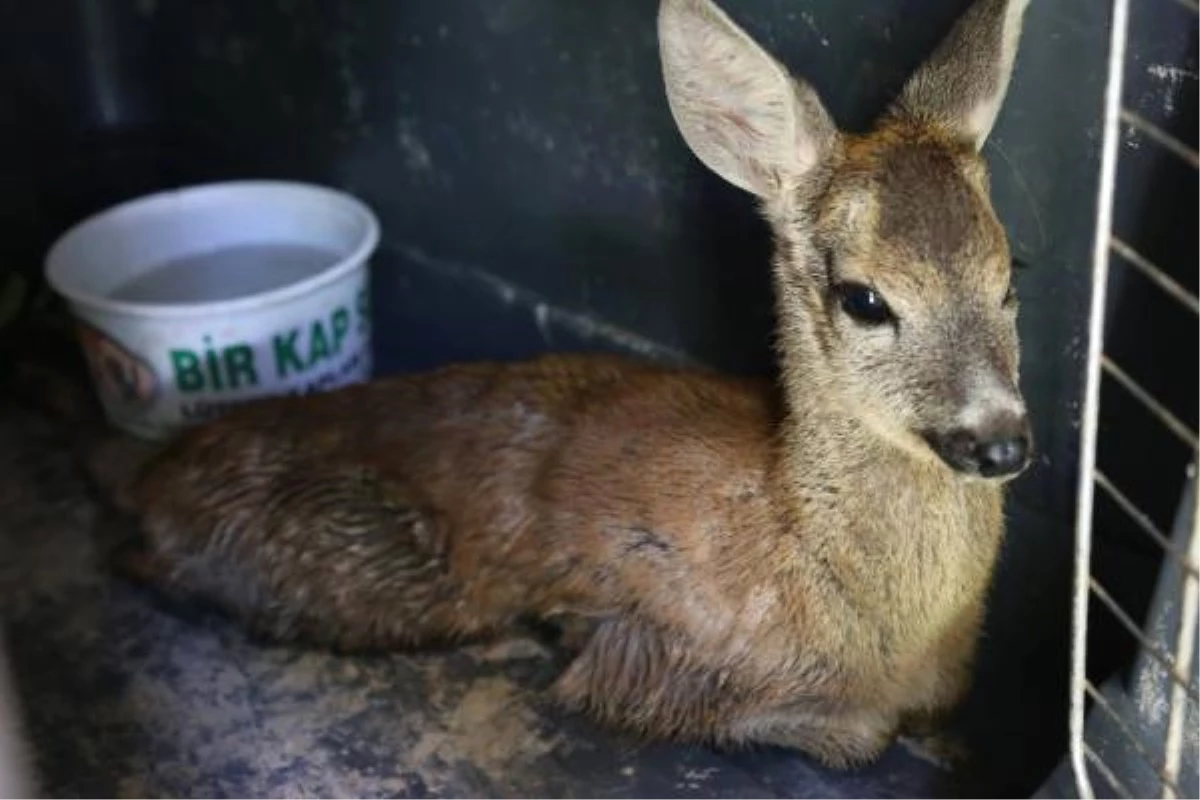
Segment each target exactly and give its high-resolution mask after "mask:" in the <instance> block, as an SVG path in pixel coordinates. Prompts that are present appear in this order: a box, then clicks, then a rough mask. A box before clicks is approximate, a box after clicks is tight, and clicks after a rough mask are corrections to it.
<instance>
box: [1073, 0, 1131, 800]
mask: <svg viewBox="0 0 1200 800" xmlns="http://www.w3.org/2000/svg"><path fill="white" fill-rule="evenodd" d="M1128 26H1129V0H1113V3H1112V30H1111V33H1110V36H1109V51H1108V80H1107V85H1106V87H1105V90H1104V128H1103V131H1104V138H1103V142H1102V145H1101V154H1100V181H1099V186H1098V191H1097V193H1096V225H1095V231H1094V234H1093V242H1092V286H1091V301H1090V302H1091V308H1090V309H1089V315H1088V346H1087V363H1086V366H1085V376H1084V397H1083V413H1082V420H1081V425H1080V432H1081V442H1080V453H1079V485H1078V493H1077V497H1076V503H1075V513H1076V518H1075V587H1074V588H1075V591H1074V597H1073V598H1072V599H1073V603H1072V628H1073V631H1072V632H1073V641H1072V646H1071V708H1070V711H1071V717H1070V739H1071V766H1072V769H1073V770H1074V772H1075V783H1076V785H1077V786H1078V788H1079V796H1080V797H1081V798H1084V800H1092V798H1094V797H1095V793H1094V791H1093V790H1092V781H1091V777H1090V776H1089V775H1088V758H1087V749H1086V745H1085V743H1084V726H1085V722H1086V714H1085V712H1086V710H1087V709H1086V707H1087V700H1086V698H1087V694H1086V683H1087V629H1088V625H1087V623H1088V600H1089V599H1090V592H1089V588H1088V587H1089V585H1090V583H1089V578H1090V576H1091V561H1092V514H1093V508H1092V504H1093V502H1094V493H1095V486H1096V484H1095V481H1094V480H1093V471H1094V469H1095V467H1096V436H1097V432H1098V431H1097V428H1098V423H1099V416H1100V415H1099V406H1100V357H1101V353H1102V352H1103V341H1102V340H1103V338H1104V305H1105V299H1106V294H1107V293H1106V287H1107V285H1108V260H1109V252H1110V249H1109V241H1110V237H1111V235H1112V234H1111V231H1112V216H1113V194H1114V192H1115V189H1116V179H1117V145H1118V143H1119V141H1120V138H1121V96H1122V77H1123V72H1124V64H1125V45H1126V36H1127V29H1128Z"/></svg>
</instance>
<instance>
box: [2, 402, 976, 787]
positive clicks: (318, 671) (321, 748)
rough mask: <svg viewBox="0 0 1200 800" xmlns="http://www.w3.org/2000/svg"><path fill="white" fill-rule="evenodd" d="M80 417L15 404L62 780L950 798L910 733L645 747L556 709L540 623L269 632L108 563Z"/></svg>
mask: <svg viewBox="0 0 1200 800" xmlns="http://www.w3.org/2000/svg"><path fill="white" fill-rule="evenodd" d="M95 516H96V510H95V506H94V505H93V503H92V502H91V500H90V499H89V497H88V493H87V491H86V487H85V485H84V484H83V482H82V481H81V479H80V477H79V475H78V473H77V472H76V470H75V468H74V466H73V464H72V461H71V458H70V456H69V455H68V452H67V447H66V441H65V438H64V435H63V432H62V431H61V430H59V429H58V428H56V427H55V426H54V425H53V424H51V423H50V422H48V421H46V420H43V419H41V418H40V417H37V416H34V415H32V414H31V413H29V412H26V411H23V410H20V409H16V408H12V407H7V406H3V407H0V611H2V613H3V617H4V623H5V627H6V633H7V638H8V646H9V654H10V658H11V661H12V668H13V671H14V673H15V676H16V680H17V684H18V687H19V690H20V692H21V695H22V698H23V702H24V706H25V712H26V714H25V716H26V718H27V719H26V727H27V728H28V731H29V734H30V736H31V738H32V740H33V746H34V748H35V751H36V756H37V761H38V769H39V772H40V774H41V779H42V783H43V786H44V788H45V792H46V793H47V795H49V796H60V797H61V796H77V797H78V796H85V797H86V796H94V797H102V796H124V797H171V796H211V797H221V796H235V797H256V796H261V797H314V796H325V797H329V796H335V797H408V796H459V797H461V796H508V797H515V796H549V797H569V796H593V797H773V796H780V797H784V796H786V797H905V796H909V797H933V796H938V795H939V794H943V795H945V796H957V795H946V792H948V791H950V790H949V789H946V788H942V787H943V781H942V780H941V778H942V777H943V776H941V775H940V774H939V772H938V771H937V770H936V769H934V768H933V767H931V766H930V765H929V764H927V763H926V762H923V761H920V760H917V759H916V758H914V757H913V756H911V755H910V754H909V753H908V752H907V751H905V750H903V749H902V748H899V747H897V748H893V749H892V750H891V751H890V752H889V753H888V754H887V755H886V756H885V757H884V758H883V760H882V761H881V762H880V763H878V764H876V765H875V766H873V767H871V768H870V769H867V770H862V771H858V772H853V773H843V774H834V773H830V772H827V771H824V770H822V769H820V768H818V767H816V766H815V765H813V764H812V763H811V762H809V761H807V760H806V759H804V758H803V757H801V756H799V755H796V754H793V753H787V752H781V751H770V750H762V751H754V752H744V753H738V754H733V755H721V754H717V753H715V752H713V751H710V750H707V749H705V748H700V747H680V746H669V745H661V744H659V745H645V744H639V743H636V742H634V741H632V740H629V739H625V738H622V737H620V736H619V735H615V734H612V733H611V732H604V731H600V730H597V729H596V728H595V727H593V726H591V725H590V724H589V723H587V722H586V721H584V720H582V719H580V718H578V717H576V716H573V715H569V714H565V713H562V712H559V711H557V710H556V709H554V708H551V707H549V706H548V704H547V703H546V701H545V700H544V699H543V698H542V696H541V695H540V693H539V689H540V688H541V687H544V686H546V685H547V684H548V683H549V681H550V680H551V679H552V677H553V675H554V674H555V671H556V670H557V669H558V668H559V666H560V665H559V664H558V663H557V662H556V656H555V653H554V652H553V651H552V650H550V649H548V648H547V647H545V646H544V645H542V644H539V643H538V642H536V641H534V640H532V639H530V640H524V639H512V640H507V641H504V642H500V643H496V644H492V645H486V646H475V647H468V648H461V649H457V650H452V651H447V652H437V653H422V654H397V655H388V656H377V657H354V658H351V657H344V656H337V655H333V654H329V653H324V652H316V651H312V650H305V649H299V648H294V649H293V648H284V647H267V646H263V645H262V644H260V643H258V642H255V641H252V640H249V639H247V638H246V637H244V636H243V635H242V633H241V632H240V631H239V630H238V629H237V628H236V627H234V626H232V625H230V624H229V623H227V622H225V621H223V620H221V619H217V618H212V617H205V616H198V615H186V614H180V613H178V611H179V610H178V609H173V610H169V609H166V608H163V607H162V606H161V605H160V604H159V603H157V602H156V601H155V600H154V599H153V598H152V597H151V596H149V595H147V594H146V593H144V592H142V591H139V590H137V589H134V588H132V587H130V586H128V585H126V584H123V583H121V582H118V581H116V580H114V579H112V578H110V577H109V576H107V575H106V574H105V573H104V572H103V571H102V570H101V569H100V568H99V566H98V559H97V558H96V548H95V547H94V546H93V544H92V536H93V533H92V530H93V528H92V523H93V521H94V518H95Z"/></svg>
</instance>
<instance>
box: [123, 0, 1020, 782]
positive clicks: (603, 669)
mask: <svg viewBox="0 0 1200 800" xmlns="http://www.w3.org/2000/svg"><path fill="white" fill-rule="evenodd" d="M983 4H984V5H987V6H988V7H989V8H991V9H992V11H991V13H989V14H983V13H981V12H974V11H973V12H971V13H972V14H974V18H976V19H977V20H983V21H985V22H986V21H987V20H992V21H993V22H994V21H995V20H996V19H998V18H1006V14H1005V13H1002V12H1003V9H1002V8H1000V9H999V10H997V8H998V7H999V6H1000V5H1002V4H999V3H997V2H994V1H993V0H983ZM968 18H970V17H968ZM660 25H661V26H662V27H661V36H662V41H663V53H664V72H665V74H666V75H667V87H668V93H669V96H670V97H671V100H672V108H673V111H674V112H675V115H676V119H677V120H678V121H679V123H680V127H681V130H682V131H683V133H684V135H685V137H686V138H687V139H688V141H689V143H690V144H691V145H692V147H693V149H695V150H696V152H697V153H698V154H699V155H700V156H701V158H702V159H704V160H705V162H706V163H708V164H709V165H710V166H712V167H713V168H714V169H716V170H717V171H718V172H720V173H721V174H722V175H724V176H725V177H727V178H728V179H730V180H731V181H732V182H734V183H735V184H737V185H739V186H743V187H744V188H747V189H749V190H750V191H753V192H755V193H756V194H758V195H759V196H760V197H761V198H762V201H763V208H764V213H765V214H766V215H767V218H768V220H769V221H770V222H771V224H772V226H773V229H774V231H775V235H776V242H777V256H776V261H775V275H776V287H777V296H778V304H779V348H780V356H781V359H782V366H783V385H782V387H779V390H776V389H775V388H773V387H770V386H766V385H764V384H759V383H755V382H751V381H742V380H734V379H731V378H725V377H720V376H716V375H710V374H705V373H701V372H693V371H680V370H674V369H668V368H664V367H658V366H653V365H647V364H641V363H636V362H634V361H629V360H624V359H619V358H615V357H602V356H549V357H544V358H541V359H538V360H534V361H530V362H525V363H515V364H470V365H457V366H451V367H447V368H445V369H441V370H438V371H434V372H431V373H427V374H422V375H414V376H401V377H392V378H388V379H384V380H379V381H376V382H374V383H371V384H369V385H364V386H357V387H353V388H349V389H345V390H342V391H338V392H333V393H328V394H323V395H314V396H308V397H305V398H302V399H298V398H291V399H279V400H270V401H265V402H262V403H258V404H255V405H253V406H248V407H246V408H244V409H241V410H239V411H236V412H234V413H231V414H230V415H229V416H227V417H226V418H224V419H222V420H220V421H217V422H214V423H211V424H209V425H207V426H204V427H202V428H199V429H194V430H192V431H190V432H187V433H184V434H182V435H181V436H179V437H178V438H177V439H176V440H175V441H174V442H173V443H171V444H170V445H169V446H168V447H167V448H166V449H165V450H164V452H162V453H161V454H160V455H159V456H158V457H157V458H155V459H154V460H153V461H151V462H150V463H149V464H148V466H147V468H146V469H145V470H144V471H143V472H142V476H141V478H140V480H139V481H138V482H137V483H136V484H135V485H134V486H133V487H132V490H131V491H130V492H129V493H128V496H127V498H126V500H127V505H128V507H129V509H130V510H131V511H133V512H134V513H136V514H137V515H138V517H139V518H140V521H141V527H142V531H143V533H144V538H145V546H146V548H147V551H146V552H145V553H143V554H142V555H141V556H139V557H138V558H137V560H136V561H134V560H132V559H131V561H130V565H131V567H132V566H135V565H136V567H137V571H138V572H139V573H140V574H141V576H142V577H143V578H148V579H151V580H154V581H155V582H157V583H160V584H161V585H163V586H166V587H173V588H175V589H177V590H182V591H187V592H193V593H199V594H201V595H203V596H205V597H207V598H209V599H213V600H216V601H217V602H219V603H221V604H222V605H223V606H225V607H226V608H228V609H229V610H230V611H232V612H233V613H235V614H237V615H238V616H239V617H241V618H243V619H245V620H246V621H247V622H248V623H249V624H251V625H253V626H254V627H255V628H256V629H258V630H259V631H261V632H263V633H265V634H268V635H270V636H273V637H277V638H281V639H290V638H296V637H301V638H304V639H307V640H311V641H317V642H322V643H326V644H329V645H334V646H341V647H349V648H357V647H405V646H415V645H421V644H424V643H427V642H431V641H435V640H442V639H447V638H450V639H453V638H459V637H465V636H475V635H481V634H487V633H489V632H492V631H496V630H498V629H502V628H504V627H505V626H507V625H510V624H512V623H513V622H514V621H515V620H517V619H518V618H520V617H522V616H525V615H536V616H542V617H548V618H549V617H567V618H573V619H576V620H584V621H587V622H589V623H590V625H591V626H592V627H593V628H594V632H592V633H591V635H590V637H588V638H586V639H585V640H584V642H585V643H584V644H583V645H582V649H581V650H580V651H579V653H578V655H577V656H576V657H575V660H574V661H573V663H572V664H571V665H570V666H569V667H568V668H567V669H566V671H565V672H564V673H563V674H562V676H561V678H560V679H559V681H558V683H557V684H556V686H555V690H554V691H555V694H556V696H557V697H558V698H559V699H561V700H562V701H563V702H564V703H566V704H568V705H570V706H573V707H576V708H580V709H582V710H585V711H587V712H589V713H591V714H593V715H594V716H596V717H597V718H599V719H602V720H605V721H608V722H610V723H612V724H615V725H619V726H622V727H626V728H631V729H634V730H637V731H640V732H642V733H644V734H647V735H651V736H668V737H675V738H684V739H692V740H702V741H711V742H719V743H737V742H768V743H775V744H780V745H785V746H791V747H797V748H800V749H803V750H805V751H807V752H809V753H811V754H813V755H814V756H816V757H817V758H819V759H821V760H822V761H824V762H826V763H828V764H832V765H839V766H843V765H848V764H853V763H858V762H861V761H864V760H868V759H870V758H873V757H874V756H875V755H876V754H878V753H879V752H880V751H881V750H882V748H883V747H884V746H885V745H887V744H888V742H889V741H890V740H891V738H892V737H893V736H894V735H895V734H896V732H897V731H898V730H899V729H900V728H901V727H902V726H903V725H904V724H905V723H906V722H908V721H914V722H915V721H918V720H921V719H923V718H925V717H927V716H929V715H935V714H937V713H939V712H942V711H944V710H945V709H947V708H949V707H950V706H952V705H953V704H954V703H955V702H956V701H957V700H958V698H959V697H960V696H961V694H962V693H963V691H964V690H965V689H966V687H967V685H968V682H969V676H970V670H971V661H972V654H973V651H974V648H975V643H976V639H977V635H978V631H979V625H980V620H981V616H982V613H983V609H984V600H985V595H986V591H987V587H988V583H989V579H990V575H991V572H992V567H993V563H994V561H995V557H996V552H997V547H998V545H999V542H1000V539H1001V535H1002V531H1003V522H1002V515H1001V506H1002V488H1001V482H1000V481H997V480H982V479H979V478H977V477H972V476H969V475H963V474H960V473H959V472H956V471H954V470H952V469H951V468H949V467H948V466H947V464H946V463H944V462H943V461H942V460H941V459H940V458H939V457H938V456H937V455H936V454H935V453H934V451H933V450H931V449H930V446H929V444H928V443H927V438H926V437H925V434H926V433H927V432H929V431H934V432H949V431H952V430H955V426H956V425H958V424H959V422H958V420H959V419H960V417H961V416H962V412H963V408H964V407H965V406H970V405H971V404H972V403H975V402H976V400H978V398H979V397H984V399H985V400H987V401H988V402H991V401H992V400H995V398H996V397H1001V399H1002V400H1004V401H1005V402H1008V406H1005V408H1006V409H1008V410H1006V411H1005V413H1007V414H1010V416H1011V415H1012V414H1018V413H1019V412H1014V411H1012V410H1011V408H1010V407H1015V406H1016V404H1017V403H1019V395H1018V394H1017V390H1016V369H1017V358H1016V353H1017V347H1016V336H1015V328H1014V325H1013V313H1012V309H1011V308H1005V307H1003V299H1004V292H1005V288H1006V285H1007V280H1008V262H1007V258H1008V256H1007V248H1006V244H1005V241H1004V235H1003V230H1002V229H1001V227H1000V225H999V222H998V221H997V220H996V217H995V214H994V213H993V211H992V209H991V206H990V203H989V201H988V198H987V187H986V176H985V170H984V167H983V163H982V161H981V159H980V158H979V156H978V154H977V152H976V147H977V145H978V143H979V141H981V139H980V138H979V136H980V132H979V131H977V130H975V129H973V128H970V127H969V126H966V127H964V128H963V129H962V131H961V135H956V134H955V128H954V126H953V122H954V120H953V118H952V115H948V113H947V112H946V111H945V109H944V108H943V107H942V106H938V107H937V108H935V109H933V110H932V111H931V112H930V115H932V117H931V116H930V115H925V116H922V115H920V114H914V113H909V112H908V111H906V110H905V109H906V108H907V107H906V106H903V105H901V106H898V107H897V109H893V111H892V112H890V114H889V116H888V117H886V118H885V119H886V121H885V123H884V124H883V125H881V127H880V129H879V130H877V131H875V132H874V133H872V134H870V135H867V136H862V137H850V136H845V135H843V134H840V133H838V132H837V131H836V129H835V128H834V127H833V126H832V124H831V123H829V121H828V119H827V118H826V117H825V116H824V111H823V110H822V109H821V107H820V103H819V101H817V99H816V97H815V95H814V94H813V93H812V92H811V90H810V89H808V88H807V87H805V86H804V85H803V84H798V83H794V82H792V81H791V79H790V78H787V76H786V73H785V72H783V71H782V68H780V67H779V66H778V65H777V64H774V62H773V61H771V60H770V58H769V57H768V56H766V55H765V53H762V52H761V51H760V50H757V48H755V47H754V45H753V44H752V43H751V42H750V41H749V39H748V38H747V37H745V35H744V34H742V33H741V32H740V31H739V30H738V29H737V28H736V26H733V24H732V23H731V22H729V20H728V18H726V17H724V15H723V14H722V13H721V12H720V11H719V10H717V9H716V8H715V6H712V5H711V4H710V3H708V2H706V0H666V1H665V2H664V4H663V11H662V17H661V20H660ZM968 34H969V35H970V37H972V38H973V39H979V40H988V41H993V40H994V47H992V48H991V50H992V52H991V57H990V59H989V58H988V55H987V53H983V54H981V53H978V52H974V51H971V53H970V59H969V61H970V63H972V64H974V63H982V62H986V64H987V65H988V69H993V68H995V63H993V62H1000V61H1002V60H1003V58H1004V53H1003V52H1000V51H1002V50H1003V51H1004V52H1007V50H1008V49H1011V47H1012V46H1015V44H1014V43H1013V42H1010V41H1009V39H1010V38H1011V37H1012V36H1015V32H1014V31H1013V30H1007V31H1006V32H1005V33H1004V35H1000V34H996V35H993V36H991V38H990V39H988V36H987V35H985V33H982V32H979V31H971V30H967V31H966V32H965V33H964V32H963V30H962V29H961V26H960V30H959V33H958V34H956V35H960V36H961V35H968ZM944 49H945V48H943V50H944ZM953 49H954V48H953V47H951V50H953ZM959 49H960V50H961V49H962V48H961V47H960V48H959ZM939 52H940V51H939ZM726 56H728V57H726ZM1009 62H1011V58H1009ZM968 66H969V65H968ZM942 67H945V65H944V64H942ZM1002 71H1003V74H1004V78H1003V80H1001V81H997V80H996V79H995V77H994V76H992V77H991V78H988V79H987V80H978V81H976V83H979V84H980V85H984V86H990V87H991V88H990V89H989V90H988V92H987V93H986V94H985V95H981V96H979V97H976V98H970V97H958V98H957V100H958V102H959V103H960V104H965V106H969V107H970V109H972V110H970V111H969V112H964V113H968V116H970V120H976V121H977V120H978V119H980V118H981V115H982V116H986V115H987V114H988V113H991V114H992V116H994V113H993V112H991V111H987V109H985V112H986V113H984V112H979V110H978V106H980V104H984V105H986V104H987V103H998V102H999V97H1000V96H1002V94H1003V89H1004V85H1006V83H1007V66H1004V67H1003V69H1002ZM920 80H921V81H923V83H922V86H923V87H924V88H923V89H922V91H927V90H928V87H929V85H931V84H930V82H931V79H930V78H929V77H928V76H925V77H922V78H920ZM725 84H728V85H730V86H735V87H737V89H738V92H735V93H730V92H728V91H723V89H724V88H728V87H727V86H726V85H725ZM997 84H999V86H998V88H997ZM919 88H920V87H919ZM920 95H921V92H916V94H915V95H913V96H914V97H918V98H919V97H920ZM730 98H733V99H732V100H731V99H730ZM746 98H750V99H754V100H756V102H755V103H749V102H747V101H746ZM973 100H974V101H976V102H975V104H974V105H972V101H973ZM905 102H907V103H908V104H909V106H911V105H912V104H913V103H914V102H917V101H916V100H913V99H912V97H909V98H908V99H907V100H906V101H905ZM730 103H732V104H733V105H732V106H730V105H729V104H730ZM932 118H936V124H933V123H930V122H929V119H932ZM989 127H990V122H989ZM983 134H986V131H983ZM789 137H791V138H789ZM847 280H854V281H858V282H862V283H867V284H870V285H872V286H874V287H876V288H878V289H879V291H880V292H881V293H882V294H883V295H884V296H885V297H886V298H887V301H888V303H889V304H890V305H891V306H892V308H893V310H894V311H895V312H896V314H897V317H898V322H897V323H896V325H895V326H881V327H875V328H866V327H864V326H863V325H862V324H860V323H858V322H856V321H854V320H852V319H850V318H849V317H848V316H847V314H846V313H844V312H843V311H842V310H841V308H840V307H839V305H838V303H837V302H836V301H834V300H833V299H831V298H832V296H833V295H832V294H831V293H832V292H833V291H834V289H835V287H836V285H837V284H838V283H840V282H843V281H847ZM980 375H983V378H980V377H979V376H980ZM972 376H973V377H972ZM980 381H982V384H980ZM979 385H985V386H986V387H987V391H990V392H992V394H987V393H986V392H984V394H980V392H981V391H982V390H980V389H979ZM1006 392H1007V393H1009V394H1005V393H1006ZM997 393H998V394H997ZM989 398H990V399H989ZM979 402H980V403H982V405H980V406H979V408H980V409H983V410H982V411H979V412H978V414H977V416H978V415H979V414H982V416H980V417H979V420H976V422H977V424H978V426H979V427H980V428H981V429H982V428H986V427H987V426H988V425H998V424H1001V423H999V422H995V419H1001V420H1002V422H1004V424H1008V422H1011V420H1008V417H1004V416H1003V414H1001V415H999V416H997V415H996V414H991V412H990V410H989V409H990V408H991V406H988V405H987V403H986V402H984V401H979ZM985 412H986V413H985ZM972 413H976V412H972ZM989 414H990V416H989ZM993 418H994V419H993ZM1016 422H1017V423H1019V424H1022V425H1023V424H1024V421H1023V416H1022V418H1021V419H1020V420H1017V421H1016ZM1014 424H1016V423H1014Z"/></svg>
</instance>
